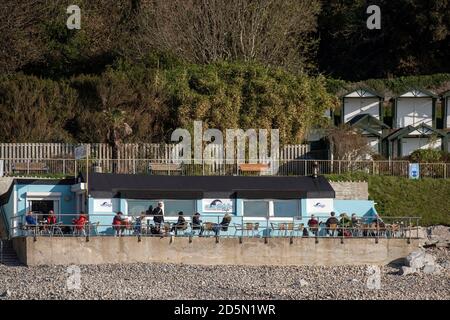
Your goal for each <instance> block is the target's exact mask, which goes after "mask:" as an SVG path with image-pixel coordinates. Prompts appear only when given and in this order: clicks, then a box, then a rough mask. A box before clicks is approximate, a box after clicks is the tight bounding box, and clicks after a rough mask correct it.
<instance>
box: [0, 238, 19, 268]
mask: <svg viewBox="0 0 450 320" xmlns="http://www.w3.org/2000/svg"><path fill="white" fill-rule="evenodd" d="M1 241H2V242H3V250H2V252H0V264H3V265H6V266H20V265H22V263H21V262H20V261H19V259H18V258H17V254H16V252H15V251H14V249H13V247H12V242H11V241H10V240H1ZM1 248H2V247H1V246H0V249H1Z"/></svg>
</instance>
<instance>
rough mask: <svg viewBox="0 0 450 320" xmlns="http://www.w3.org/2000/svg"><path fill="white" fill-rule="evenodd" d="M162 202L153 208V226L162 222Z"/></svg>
mask: <svg viewBox="0 0 450 320" xmlns="http://www.w3.org/2000/svg"><path fill="white" fill-rule="evenodd" d="M162 206H163V204H162V202H159V203H158V206H157V207H156V208H155V209H153V212H152V215H153V222H154V223H155V226H157V227H159V226H160V225H161V224H162V223H164V211H163V209H162Z"/></svg>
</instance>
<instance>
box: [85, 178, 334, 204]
mask: <svg viewBox="0 0 450 320" xmlns="http://www.w3.org/2000/svg"><path fill="white" fill-rule="evenodd" d="M88 188H89V193H90V194H91V195H92V196H93V197H97V198H100V197H116V198H117V197H121V198H129V199H202V198H215V197H222V198H227V197H229V198H235V197H238V198H244V199H267V198H269V199H300V198H334V196H335V193H334V190H333V188H332V186H331V185H330V183H329V182H328V181H327V179H325V178H324V177H323V176H318V177H317V178H313V177H298V176H295V177H286V176H285V177H278V176H252V177H245V176H162V175H137V174H111V173H89V184H88Z"/></svg>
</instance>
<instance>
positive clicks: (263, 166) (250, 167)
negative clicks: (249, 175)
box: [239, 163, 269, 172]
mask: <svg viewBox="0 0 450 320" xmlns="http://www.w3.org/2000/svg"><path fill="white" fill-rule="evenodd" d="M266 170H269V165H268V164H267V163H241V164H240V165H239V171H241V172H263V171H266Z"/></svg>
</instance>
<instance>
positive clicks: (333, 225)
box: [327, 223, 337, 237]
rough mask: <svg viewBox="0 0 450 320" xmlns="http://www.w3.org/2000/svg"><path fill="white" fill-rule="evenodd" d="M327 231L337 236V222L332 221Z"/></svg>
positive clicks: (331, 235) (332, 235)
mask: <svg viewBox="0 0 450 320" xmlns="http://www.w3.org/2000/svg"><path fill="white" fill-rule="evenodd" d="M327 233H328V235H329V236H330V237H336V234H337V224H336V223H330V226H329V227H328V228H327Z"/></svg>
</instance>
